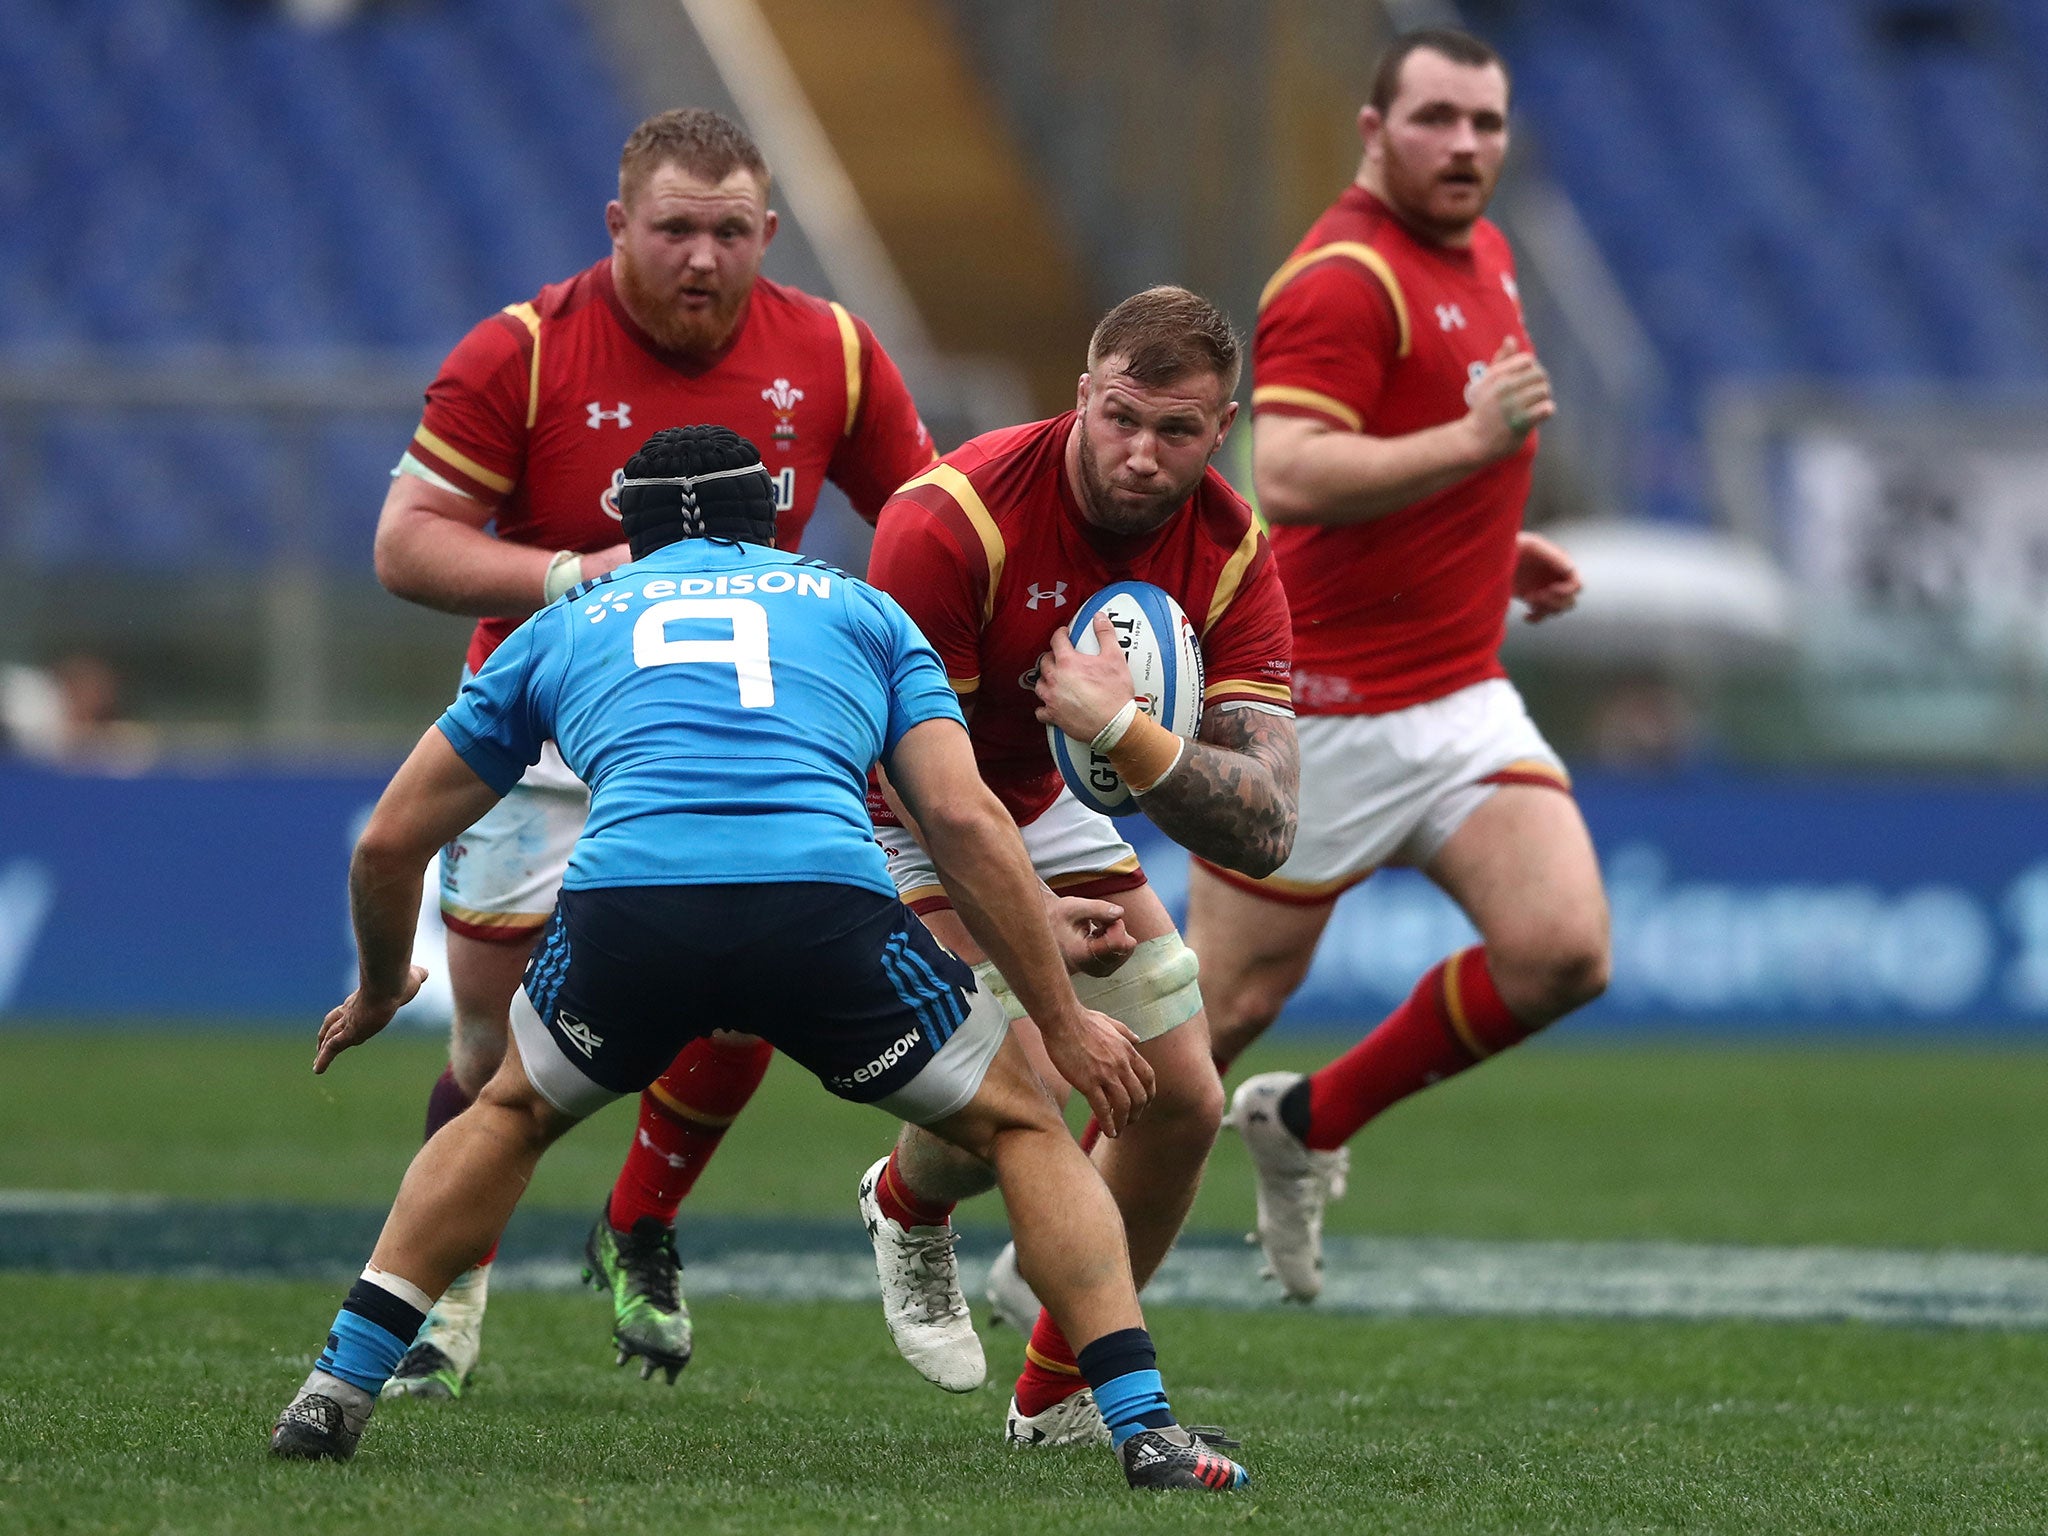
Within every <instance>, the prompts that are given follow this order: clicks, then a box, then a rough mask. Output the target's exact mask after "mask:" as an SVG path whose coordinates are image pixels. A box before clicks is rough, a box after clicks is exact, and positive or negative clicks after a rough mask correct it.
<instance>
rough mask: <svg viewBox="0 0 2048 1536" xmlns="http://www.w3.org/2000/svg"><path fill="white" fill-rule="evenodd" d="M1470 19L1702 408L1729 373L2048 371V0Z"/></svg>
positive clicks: (1875, 379)
mask: <svg viewBox="0 0 2048 1536" xmlns="http://www.w3.org/2000/svg"><path fill="white" fill-rule="evenodd" d="M1466 14H1467V17H1468V19H1469V20H1470V21H1471V22H1472V23H1473V24H1474V25H1475V26H1476V27H1478V28H1479V29H1481V30H1483V31H1484V32H1486V33H1487V34H1488V35H1489V36H1490V37H1492V38H1493V39H1494V40H1495V41H1496V42H1497V43H1498V44H1499V45H1500V46H1501V48H1502V51H1503V52H1504V53H1505V54H1506V55H1507V57H1508V59H1509V62H1510V63H1511V65H1512V66H1513V68H1514V70H1515V77H1516V95H1517V102H1516V104H1517V108H1518V111H1519V112H1520V113H1521V114H1522V115H1523V117H1524V118H1525V120H1527V121H1528V122H1530V123H1531V124H1533V126H1534V127H1535V128H1536V129H1537V131H1538V133H1539V135H1540V138H1541V141H1542V143H1543V146H1544V160H1545V164H1546V167H1547V169H1548V170H1549V171H1550V172H1551V174H1553V175H1554V176H1556V177H1557V178H1558V179H1559V180H1560V181H1561V182H1562V183H1563V185H1564V186H1565V188H1566V189H1567V190H1568V191H1569V192H1570V193H1571V195H1572V196H1573V198H1574V200H1575V201H1576V203H1577V204H1578V207H1579V209H1580V212H1581V213H1582V215H1583V216H1584V217H1585V219H1586V221H1587V223H1588V225H1589V227H1590V228H1591V229H1592V231H1593V233H1594V236H1595V238H1596V239H1597V240H1598V241H1599V242H1600V245H1601V247H1602V249H1603V250H1604V251H1605V252H1606V254H1607V256H1608V258H1609V260H1610V261H1611V262H1612V263H1613V265H1614V267H1615V269H1616V271H1617V273H1618V275H1619V277H1620V279H1621V282H1622V284H1623V287H1624V288H1625V290H1626V291H1627V293H1628V295H1629V297H1630V298H1631V300H1632V301H1633V302H1634V304H1635V305H1636V307H1637V309H1638V312H1639V313H1640V314H1641V316H1642V318H1643V320H1644V322H1645V324H1646V325H1647V326H1648V328H1649V331H1650V333H1651V336H1652V337H1653V339H1654V340H1655V342H1656V344H1657V345H1658V347H1659V349H1660V351H1661V353H1662V355H1663V357H1664V360H1665V362H1666V364H1667V366H1668V367H1669V368H1670V370H1671V373H1672V375H1673V377H1674V380H1675V381H1676V383H1677V385H1678V389H1679V394H1680V397H1681V401H1682V402H1684V406H1685V409H1686V410H1687V411H1688V412H1691V413H1696V412H1697V409H1698V405H1699V403H1700V400H1701V395H1702V392H1703V391H1704V390H1705V388H1706V387H1707V386H1708V385H1710V384H1711V383H1713V382H1715V381H1717V380H1721V379H1727V378H1733V377H1739V378H1756V379H1793V378H1801V379H1804V378H1820V379H1832V380H1848V381H1853V382H1858V383H1869V384H1880V385H1881V384H1883V383H1885V382H1888V381H1895V380H1904V379H1937V380H1946V381H1952V382H1960V383H1969V384H1983V385H2000V384H2009V383H2015V382H2039V381H2042V380H2044V379H2048V285H2044V282H2043V279H2044V277H2048V211H2044V210H2048V132H2044V127H2048V123H2044V111H2043V107H2042V102H2043V101H2044V99H2048V95H2044V87H2048V5H2044V4H2043V3H2042V0H1797V3H1792V4H1788V3H1785V0H1546V3H1544V4H1542V5H1533V4H1520V3H1515V0H1476V3H1471V4H1468V5H1467V7H1466ZM1695 422H1696V414H1695Z"/></svg>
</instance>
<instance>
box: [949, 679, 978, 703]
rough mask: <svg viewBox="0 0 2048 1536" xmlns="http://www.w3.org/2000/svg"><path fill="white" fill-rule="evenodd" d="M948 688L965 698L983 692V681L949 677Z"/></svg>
mask: <svg viewBox="0 0 2048 1536" xmlns="http://www.w3.org/2000/svg"><path fill="white" fill-rule="evenodd" d="M946 686H947V687H949V688H951V689H952V690H953V691H954V692H955V693H957V694H959V695H961V696H962V697H963V698H964V697H966V695H968V694H970V693H979V692H980V691H981V679H980V678H979V677H949V678H947V679H946Z"/></svg>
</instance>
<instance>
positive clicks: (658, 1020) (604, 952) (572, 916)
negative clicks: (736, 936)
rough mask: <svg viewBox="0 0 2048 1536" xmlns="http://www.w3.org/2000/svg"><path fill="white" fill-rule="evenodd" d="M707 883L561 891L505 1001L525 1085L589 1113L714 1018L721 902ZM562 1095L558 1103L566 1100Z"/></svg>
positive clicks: (633, 1084) (653, 1073) (643, 1082)
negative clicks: (711, 939)
mask: <svg viewBox="0 0 2048 1536" xmlns="http://www.w3.org/2000/svg"><path fill="white" fill-rule="evenodd" d="M715 891H716V888H713V887H687V886H652V887H649V886H622V887H613V888H601V889H596V890H581V891H571V890H565V891H563V892H562V894H561V897H560V899H559V900H558V901H557V903H556V906H555V912H554V916H553V917H552V918H551V919H550V920H549V922H548V926H547V928H546V930H545V931H544V932H543V934H542V935H541V939H540V942H539V944H537V945H536V946H535V947H534V951H533V957H532V959H531V960H530V961H528V963H527V967H526V975H525V978H524V980H523V982H522V983H521V986H520V990H519V992H518V994H517V995H516V996H514V998H513V999H512V1008H511V1018H512V1033H513V1037H514V1039H515V1040H517V1042H518V1045H519V1048H520V1050H521V1052H522V1053H523V1054H524V1056H525V1058H526V1070H527V1072H528V1074H529V1075H530V1076H531V1077H532V1080H533V1083H534V1085H535V1087H537V1088H538V1089H540V1091H541V1092H542V1093H543V1094H544V1095H545V1096H546V1097H547V1098H548V1099H549V1101H550V1102H551V1103H554V1104H555V1105H557V1106H558V1107H561V1108H564V1109H568V1108H570V1107H571V1105H570V1103H569V1102H568V1100H569V1099H571V1098H573V1099H574V1101H575V1104H576V1112H577V1113H580V1114H589V1113H590V1112H591V1111H592V1110H594V1109H596V1108H598V1107H600V1106H601V1105H602V1104H603V1103H606V1102H609V1100H610V1099H613V1098H617V1097H620V1096H621V1095H624V1094H628V1093H638V1092H639V1091H640V1090H641V1089H643V1088H645V1087H646V1086H647V1085H648V1084H649V1083H651V1082H653V1081H654V1080H655V1079H656V1078H657V1077H659V1076H660V1075H661V1073H662V1071H663V1070H664V1069H665V1068H666V1067H667V1066H668V1064H669V1063H670V1062H671V1061H673V1060H674V1059H675V1056H676V1053H677V1052H678V1051H679V1050H681V1049H682V1047H683V1046H684V1045H685V1044H687V1043H688V1042H689V1041H691V1040H693V1039H695V1038H696V1037H697V1036H699V1035H702V1034H708V1033H710V1032H711V1030H712V1029H713V1028H714V1027H716V1026H718V1025H721V1024H722V1023H723V1022H724V1019H723V1017H722V1008H721V1006H720V1003H721V998H720V991H719V986H718V981H719V979H720V978H721V975H722V973H721V971H720V969H719V965H718V960H719V956H718V954H717V952H716V949H715V948H714V947H712V945H710V944H707V942H706V939H707V936H715V935H717V934H718V933H719V917H720V913H721V907H722V903H721V902H720V901H719V899H718V897H717V895H716V894H715ZM565 1095H566V1097H565Z"/></svg>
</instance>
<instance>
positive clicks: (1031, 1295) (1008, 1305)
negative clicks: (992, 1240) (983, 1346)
mask: <svg viewBox="0 0 2048 1536" xmlns="http://www.w3.org/2000/svg"><path fill="white" fill-rule="evenodd" d="M984 1294H985V1295H986V1296H987V1297H988V1304H989V1309H990V1311H991V1313H992V1314H993V1316H994V1318H995V1320H996V1321H997V1322H999V1323H1008V1324H1009V1325H1010V1326H1011V1327H1012V1328H1014V1329H1016V1330H1017V1331H1018V1332H1019V1333H1021V1334H1023V1335H1024V1337H1026V1338H1027V1339H1028V1338H1030V1337H1031V1330H1032V1329H1033V1328H1034V1327H1035V1326H1037V1323H1038V1295H1037V1293H1036V1292H1034V1291H1033V1290H1032V1289H1031V1282H1030V1281H1028V1280H1026V1279H1025V1278H1024V1274H1023V1271H1021V1270H1019V1269H1018V1268H1017V1245H1016V1244H1015V1243H1005V1244H1003V1251H1002V1252H1001V1253H999V1254H997V1255H996V1261H995V1263H993V1264H991V1265H989V1267H988V1287H987V1289H986V1291H985V1292H984Z"/></svg>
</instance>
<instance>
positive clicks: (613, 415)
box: [587, 400, 633, 430]
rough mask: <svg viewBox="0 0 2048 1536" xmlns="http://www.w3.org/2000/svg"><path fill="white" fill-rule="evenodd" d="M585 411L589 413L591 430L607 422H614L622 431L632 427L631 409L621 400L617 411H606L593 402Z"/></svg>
mask: <svg viewBox="0 0 2048 1536" xmlns="http://www.w3.org/2000/svg"><path fill="white" fill-rule="evenodd" d="M587 409H588V410H589V412H590V425H591V426H592V427H593V428H595V427H601V426H603V425H604V424H605V423H606V422H608V421H616V422H617V423H618V424H619V426H620V428H621V429H622V430H623V429H624V428H626V427H630V426H632V425H633V407H632V406H630V405H628V404H626V402H625V401H623V400H621V401H620V402H619V406H618V409H617V410H614V411H608V410H606V409H605V408H604V407H603V406H602V405H600V404H599V403H598V402H597V401H595V400H593V401H591V402H590V404H589V406H588V407H587Z"/></svg>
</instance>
